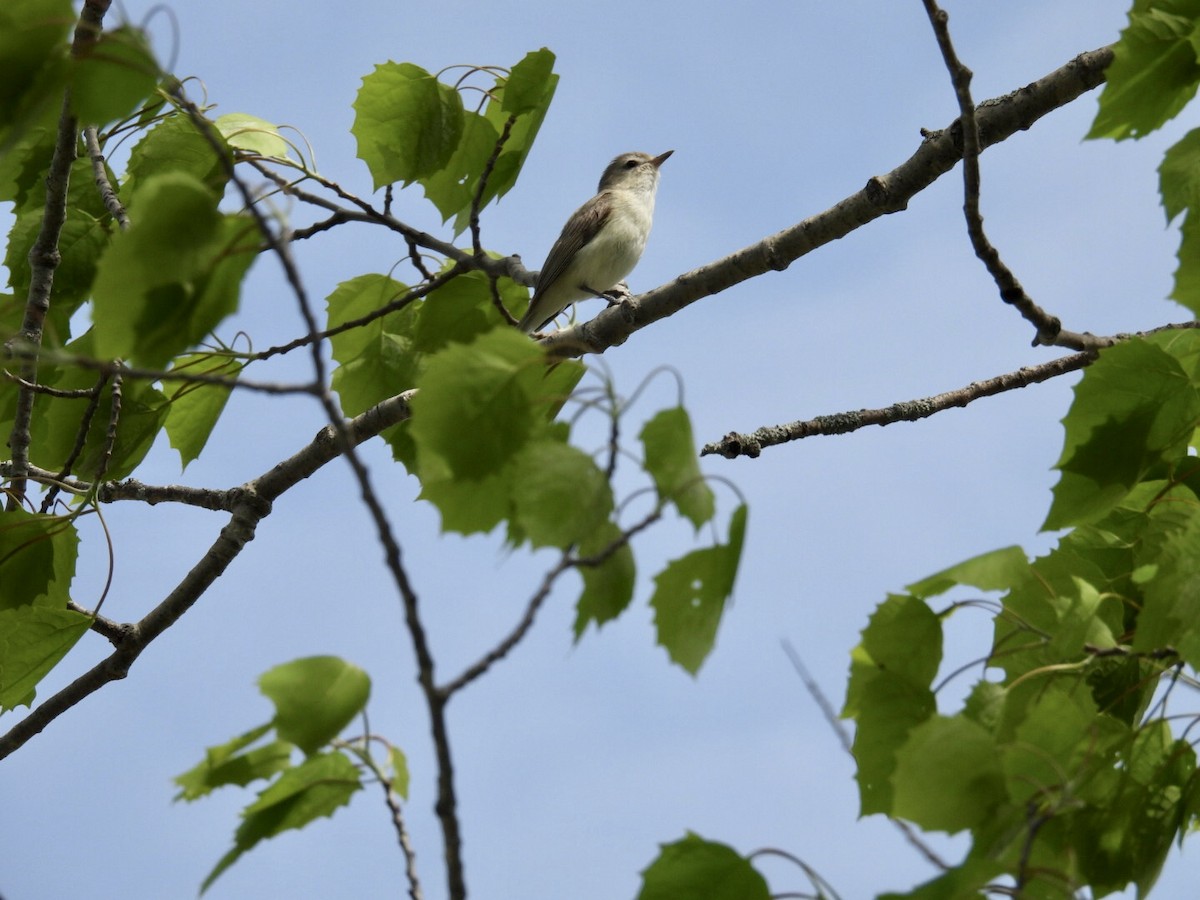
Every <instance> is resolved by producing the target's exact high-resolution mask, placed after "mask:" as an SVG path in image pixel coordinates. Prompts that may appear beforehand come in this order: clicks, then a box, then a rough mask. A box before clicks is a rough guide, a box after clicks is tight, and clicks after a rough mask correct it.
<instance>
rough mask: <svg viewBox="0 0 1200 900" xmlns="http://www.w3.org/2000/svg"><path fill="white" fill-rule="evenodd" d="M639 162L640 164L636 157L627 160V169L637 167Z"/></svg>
mask: <svg viewBox="0 0 1200 900" xmlns="http://www.w3.org/2000/svg"><path fill="white" fill-rule="evenodd" d="M637 164H638V161H637V160H636V159H627V160H625V168H627V169H636V168H637Z"/></svg>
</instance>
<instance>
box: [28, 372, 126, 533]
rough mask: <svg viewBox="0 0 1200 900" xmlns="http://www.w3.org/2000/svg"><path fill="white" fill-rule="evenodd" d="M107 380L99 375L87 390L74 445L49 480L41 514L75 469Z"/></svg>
mask: <svg viewBox="0 0 1200 900" xmlns="http://www.w3.org/2000/svg"><path fill="white" fill-rule="evenodd" d="M108 378H109V376H108V375H101V376H100V378H99V380H97V382H96V383H95V384H94V385H93V386H92V387H91V389H90V390H89V394H90V400H89V402H88V405H87V407H86V408H85V409H84V411H83V415H82V416H81V417H80V419H79V427H78V428H77V429H76V431H75V444H74V446H72V447H71V452H70V453H68V454H67V458H66V461H65V462H63V464H62V468H60V469H59V470H58V474H57V475H55V476H54V477H53V478H52V479H51V482H50V484H51V487H50V490H48V491H47V492H46V496H45V497H44V498H42V512H48V511H49V510H50V507H51V506H52V505H53V504H54V498H55V497H56V496H58V493H59V491H60V490H61V487H60V485H62V484H63V483H64V482H66V480H67V477H68V476H69V475H70V474H71V470H72V469H73V468H75V463H76V462H77V461H78V459H79V457H80V456H81V455H82V454H83V448H84V445H85V444H86V443H87V436H88V432H89V431H91V430H92V419H93V418H95V415H96V410H97V409H99V408H100V398H101V396H103V393H104V386H105V385H106V384H108ZM30 468H32V466H30Z"/></svg>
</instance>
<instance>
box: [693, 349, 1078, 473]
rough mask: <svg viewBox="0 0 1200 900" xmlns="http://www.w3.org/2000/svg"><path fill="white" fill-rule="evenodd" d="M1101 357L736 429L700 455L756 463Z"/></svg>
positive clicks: (998, 391) (1029, 368)
mask: <svg viewBox="0 0 1200 900" xmlns="http://www.w3.org/2000/svg"><path fill="white" fill-rule="evenodd" d="M1095 359H1096V354H1095V353H1094V352H1089V353H1073V354H1071V355H1070V356H1061V357H1059V358H1058V359H1054V360H1051V361H1050V362H1046V363H1041V364H1039V365H1036V366H1025V367H1024V368H1021V369H1018V370H1017V371H1015V372H1008V373H1006V374H1004V375H997V376H996V377H995V378H989V379H987V380H986V381H973V382H971V383H970V384H968V385H967V386H966V387H961V388H957V389H955V390H953V391H946V392H945V393H943V394H935V395H934V396H932V397H925V398H922V399H920V400H907V401H902V402H899V403H893V404H892V405H891V406H888V407H884V408H882V409H860V410H859V411H858V412H843V413H835V414H833V415H827V416H817V417H816V418H814V419H808V420H806V421H803V422H792V423H791V424H789V425H767V426H764V427H762V428H759V429H758V430H757V431H754V432H751V433H750V434H739V433H737V432H736V431H731V432H730V433H729V434H727V435H725V437H723V438H721V440H719V441H714V442H712V443H710V444H705V445H704V447H703V448H701V450H700V455H701V456H708V455H710V454H718V455H720V456H724V457H725V458H726V459H735V458H737V457H739V456H749V457H750V458H751V459H754V458H756V457H757V456H758V455H759V454H760V453H762V450H763V448H764V447H773V446H775V445H776V444H786V443H788V442H789V441H798V440H801V439H802V438H806V437H812V436H814V435H818V434H848V433H849V432H851V431H857V430H858V429H860V428H864V427H866V426H867V425H891V424H892V423H893V422H916V421H918V420H920V419H925V418H928V417H929V416H932V415H933V414H934V413H939V412H942V411H943V410H947V409H951V408H952V407H956V406H966V405H967V404H968V403H970V402H971V401H973V400H978V399H979V398H980V397H992V396H994V395H996V394H1001V393H1003V392H1005V391H1011V390H1015V389H1016V388H1023V387H1028V386H1029V385H1031V384H1038V383H1040V382H1043V381H1048V380H1049V379H1051V378H1055V377H1057V376H1059V375H1063V374H1065V373H1067V372H1075V371H1077V370H1079V369H1082V368H1083V367H1084V366H1087V365H1090V364H1091V363H1092V362H1093V361H1094V360H1095Z"/></svg>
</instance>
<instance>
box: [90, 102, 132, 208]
mask: <svg viewBox="0 0 1200 900" xmlns="http://www.w3.org/2000/svg"><path fill="white" fill-rule="evenodd" d="M83 137H84V141H85V142H86V143H87V149H88V158H89V159H90V160H91V161H92V177H93V178H95V180H96V188H97V190H99V191H100V199H101V200H102V201H103V203H104V208H105V209H107V210H108V212H109V215H111V216H112V217H113V218H114V219H116V220H117V225H118V226H119V227H120V229H121V230H122V231H128V230H129V214H128V213H127V212H126V211H125V206H124V205H123V204H122V203H121V199H120V198H119V197H118V196H117V192H116V190H115V189H114V188H113V186H112V182H111V181H109V179H108V168H107V167H106V166H105V165H104V153H103V151H102V150H101V149H100V139H99V137H98V136H97V134H96V126H95V125H89V126H88V127H87V128H85V129H83Z"/></svg>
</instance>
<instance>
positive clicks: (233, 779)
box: [174, 722, 292, 801]
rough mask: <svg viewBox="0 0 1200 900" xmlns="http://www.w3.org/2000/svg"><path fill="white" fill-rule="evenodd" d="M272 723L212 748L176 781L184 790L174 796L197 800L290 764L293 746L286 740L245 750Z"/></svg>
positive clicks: (280, 770)
mask: <svg viewBox="0 0 1200 900" xmlns="http://www.w3.org/2000/svg"><path fill="white" fill-rule="evenodd" d="M271 727H272V726H271V723H270V722H268V723H267V724H265V725H259V726H258V727H257V728H252V729H251V730H250V731H247V732H246V733H245V734H240V735H238V736H237V737H235V738H233V739H232V740H231V741H228V742H227V743H224V744H219V745H218V746H216V747H209V748H208V749H207V750H205V751H204V759H203V760H202V761H201V762H200V763H199V764H198V765H196V766H195V767H194V768H191V769H189V770H188V771H186V772H184V773H183V774H182V775H177V776H176V777H175V778H174V781H175V783H176V784H177V785H179V787H180V788H181V790H180V791H179V793H178V794H176V795H175V799H176V800H177V801H178V800H187V801H192V800H198V799H199V798H201V797H204V796H207V795H208V794H210V793H212V792H213V791H214V790H216V789H217V788H219V787H225V786H226V785H230V784H236V785H238V786H239V787H245V786H246V785H248V784H249V783H250V782H252V781H257V780H259V779H262V778H270V777H271V776H272V775H274V774H275V773H277V772H282V771H283V770H284V769H287V768H289V767H290V766H291V755H292V745H291V744H289V743H287V742H285V741H271V742H270V743H268V744H265V745H263V746H261V747H256V748H255V749H253V750H250V751H248V752H246V753H242V752H240V751H242V750H244V749H245V748H246V747H249V746H250V745H251V744H253V743H254V742H255V741H257V740H258V739H259V738H261V737H263V735H265V734H266V733H267V732H268V731H270V730H271Z"/></svg>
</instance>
